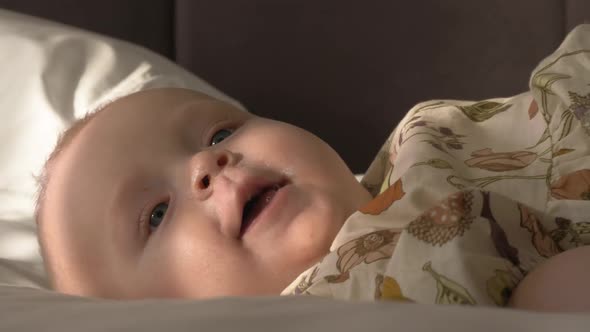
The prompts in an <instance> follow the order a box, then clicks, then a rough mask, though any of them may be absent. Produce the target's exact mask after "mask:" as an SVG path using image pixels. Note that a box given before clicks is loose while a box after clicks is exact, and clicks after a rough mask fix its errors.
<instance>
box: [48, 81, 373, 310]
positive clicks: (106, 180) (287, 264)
mask: <svg viewBox="0 0 590 332" xmlns="http://www.w3.org/2000/svg"><path fill="white" fill-rule="evenodd" d="M76 128H77V129H75V130H76V132H75V133H73V132H72V133H70V135H68V136H69V138H68V140H67V142H65V143H64V142H62V144H61V145H62V147H61V149H60V150H59V151H58V153H54V155H53V157H52V159H51V160H50V161H49V162H48V164H47V168H46V174H47V175H48V176H47V177H46V181H45V183H44V184H43V186H44V188H43V189H42V195H41V196H40V198H39V204H38V206H39V207H40V209H39V211H38V214H37V222H38V225H39V237H40V243H41V244H42V251H43V255H44V259H45V264H46V267H47V270H48V273H49V276H50V279H51V280H52V284H53V286H54V288H56V289H57V290H59V291H62V292H65V293H70V294H78V295H86V296H96V297H107V298H127V299H130V298H147V297H185V298H206V297H212V296H225V295H272V294H278V293H279V292H280V291H281V290H282V289H283V288H284V287H286V286H287V285H288V284H289V283H290V282H291V281H292V280H293V279H294V278H295V277H297V275H298V274H300V273H301V272H303V271H304V270H305V269H307V268H308V267H310V266H311V265H313V264H314V263H316V262H317V261H318V260H319V259H321V257H323V256H324V255H325V254H327V253H328V251H329V247H330V244H331V242H332V240H333V239H334V237H335V235H336V233H337V232H338V231H339V229H340V228H341V226H342V224H343V222H344V221H345V219H346V218H347V217H348V216H349V215H351V214H352V213H353V212H354V211H356V209H358V208H359V207H360V206H361V205H363V204H364V203H365V202H367V201H368V200H370V199H371V197H370V194H369V193H368V192H367V191H366V190H365V189H364V188H363V187H362V186H361V185H360V184H359V183H358V182H357V181H356V179H355V178H354V176H353V175H352V173H351V172H350V170H349V169H348V167H347V166H346V165H345V163H344V162H343V161H342V159H341V158H340V157H339V156H338V155H337V154H336V152H335V151H334V150H333V149H331V148H330V147H329V146H328V145H327V144H326V143H324V142H323V141H321V140H320V139H319V138H317V137H316V136H314V135H312V134H310V133H309V132H307V131H304V130H302V129H300V128H297V127H294V126H292V125H289V124H286V123H282V122H278V121H273V120H270V119H265V118H261V117H258V116H255V115H253V114H250V113H247V112H245V111H242V110H239V109H237V108H235V107H233V106H231V105H229V104H227V103H223V102H221V101H219V100H216V99H213V98H211V97H209V96H207V95H204V94H201V93H198V92H194V91H190V90H185V89H154V90H148V91H143V92H138V93H135V94H132V95H129V96H127V97H124V98H121V99H119V100H117V101H115V102H113V103H111V104H110V105H108V106H107V107H105V108H104V109H103V110H101V111H100V112H99V113H98V114H96V115H95V116H93V117H91V118H89V120H88V119H87V120H86V121H85V122H83V123H81V124H80V125H78V126H76Z"/></svg>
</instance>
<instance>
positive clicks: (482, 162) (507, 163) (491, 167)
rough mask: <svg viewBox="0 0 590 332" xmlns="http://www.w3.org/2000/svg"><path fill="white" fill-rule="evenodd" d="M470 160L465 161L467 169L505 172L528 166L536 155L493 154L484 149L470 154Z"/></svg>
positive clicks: (528, 152)
mask: <svg viewBox="0 0 590 332" xmlns="http://www.w3.org/2000/svg"><path fill="white" fill-rule="evenodd" d="M471 157H473V158H471V159H467V160H465V164H466V165H467V166H469V167H474V168H481V169H484V170H487V171H491V172H507V171H513V170H517V169H521V168H524V167H527V166H528V165H530V164H531V163H532V162H533V161H535V159H537V154H536V153H534V152H530V151H513V152H494V151H492V149H490V148H485V149H481V150H477V151H473V152H472V153H471Z"/></svg>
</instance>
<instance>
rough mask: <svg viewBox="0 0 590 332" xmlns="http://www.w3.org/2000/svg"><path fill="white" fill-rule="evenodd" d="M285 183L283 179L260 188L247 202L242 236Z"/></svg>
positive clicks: (243, 213) (241, 229) (243, 215)
mask: <svg viewBox="0 0 590 332" xmlns="http://www.w3.org/2000/svg"><path fill="white" fill-rule="evenodd" d="M285 184H286V183H285V182H284V181H283V182H281V183H277V184H274V185H271V186H266V187H263V188H260V190H259V191H258V192H257V193H256V194H255V195H253V196H252V198H250V199H249V200H248V201H247V202H246V204H245V205H244V210H243V211H242V226H241V228H240V237H242V236H243V235H244V234H245V233H246V232H247V231H248V229H249V228H250V227H251V226H252V224H253V223H254V222H255V221H256V219H257V217H258V216H259V215H260V213H261V212H262V211H263V210H264V209H265V208H266V207H267V206H268V205H269V204H270V202H271V201H272V199H273V197H274V196H275V194H276V193H277V191H279V190H280V189H281V188H282V187H283V186H284V185H285Z"/></svg>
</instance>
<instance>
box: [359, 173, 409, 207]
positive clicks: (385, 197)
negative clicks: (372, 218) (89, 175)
mask: <svg viewBox="0 0 590 332" xmlns="http://www.w3.org/2000/svg"><path fill="white" fill-rule="evenodd" d="M405 194H406V193H405V192H404V187H403V183H402V179H399V180H397V181H395V183H394V184H393V185H392V186H389V188H387V190H385V191H384V192H383V193H381V194H379V195H377V197H375V198H373V199H372V200H371V201H369V202H368V203H367V204H365V205H363V206H362V207H361V208H360V209H359V212H361V213H364V214H371V215H378V214H381V213H382V212H383V211H385V210H387V209H388V208H389V207H390V206H391V205H392V204H393V203H394V202H395V201H398V200H400V199H402V197H404V195H405Z"/></svg>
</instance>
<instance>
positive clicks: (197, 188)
mask: <svg viewBox="0 0 590 332" xmlns="http://www.w3.org/2000/svg"><path fill="white" fill-rule="evenodd" d="M235 159H236V158H235V156H234V154H233V153H231V152H230V151H227V150H204V151H200V152H198V153H197V154H195V155H194V156H193V157H192V158H191V162H190V163H191V164H190V167H191V187H192V190H193V191H194V193H195V194H196V195H197V197H199V198H200V199H206V198H207V197H209V195H210V194H211V193H212V192H213V182H214V181H215V178H216V177H217V176H218V175H219V173H220V172H221V171H222V170H223V168H225V167H227V166H228V165H232V164H234V163H235Z"/></svg>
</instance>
